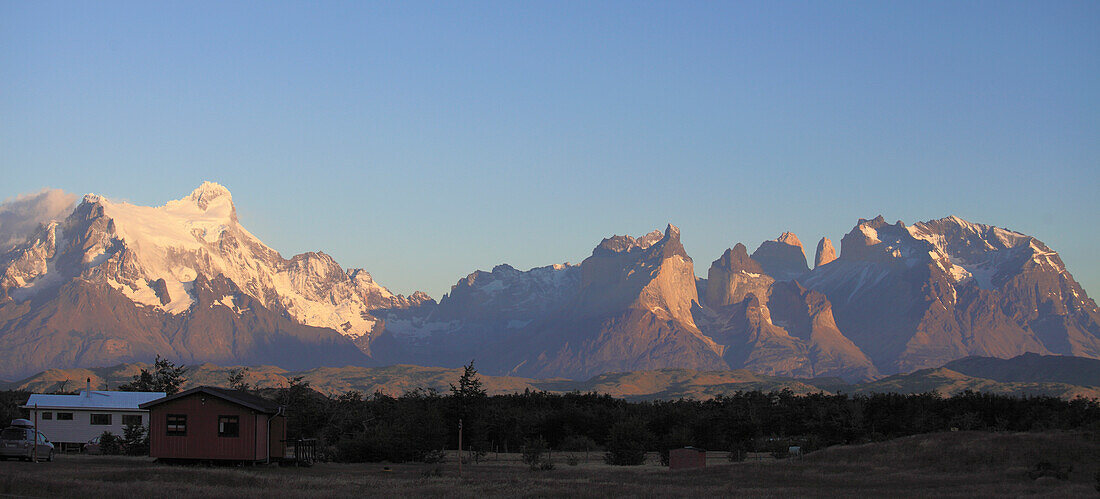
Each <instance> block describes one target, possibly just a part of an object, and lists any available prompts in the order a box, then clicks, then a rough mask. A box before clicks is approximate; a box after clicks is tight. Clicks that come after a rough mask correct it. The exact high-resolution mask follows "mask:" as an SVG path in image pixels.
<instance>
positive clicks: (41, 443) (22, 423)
mask: <svg viewBox="0 0 1100 499" xmlns="http://www.w3.org/2000/svg"><path fill="white" fill-rule="evenodd" d="M35 448H37V449H38V459H45V460H46V461H53V444H52V443H50V439H48V438H46V435H43V434H42V432H38V431H34V425H32V424H31V422H30V421H27V420H26V419H13V420H12V422H11V426H9V427H7V428H4V430H3V431H0V459H4V460H6V459H8V458H9V457H16V458H19V459H26V460H28V461H29V460H31V459H34V457H35V452H34V451H35Z"/></svg>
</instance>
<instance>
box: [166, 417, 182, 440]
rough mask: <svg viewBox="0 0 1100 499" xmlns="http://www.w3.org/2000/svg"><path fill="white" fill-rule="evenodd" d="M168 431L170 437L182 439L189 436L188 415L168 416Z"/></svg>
mask: <svg viewBox="0 0 1100 499" xmlns="http://www.w3.org/2000/svg"><path fill="white" fill-rule="evenodd" d="M167 423H168V425H167V426H166V428H167V429H168V435H169V436H176V437H182V436H184V435H187V415H186V414H169V415H168V421H167Z"/></svg>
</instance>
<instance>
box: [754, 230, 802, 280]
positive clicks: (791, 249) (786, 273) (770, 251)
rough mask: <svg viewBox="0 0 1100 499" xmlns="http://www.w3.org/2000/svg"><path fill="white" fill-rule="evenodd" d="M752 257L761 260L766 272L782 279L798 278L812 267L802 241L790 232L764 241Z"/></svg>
mask: <svg viewBox="0 0 1100 499" xmlns="http://www.w3.org/2000/svg"><path fill="white" fill-rule="evenodd" d="M752 259H753V260H756V261H757V262H760V266H761V267H763V268H764V273H765V274H768V275H770V276H772V277H773V278H775V279H777V280H780V281H789V280H792V279H796V278H798V277H800V276H802V275H804V274H805V273H806V272H809V270H810V268H809V267H808V266H806V253H805V252H804V251H803V250H802V241H799V240H798V237H797V236H795V235H794V234H792V233H790V232H784V233H783V234H782V235H780V236H779V237H778V238H776V239H773V240H771V241H764V242H763V243H761V244H760V247H759V248H756V251H754V252H753V253H752Z"/></svg>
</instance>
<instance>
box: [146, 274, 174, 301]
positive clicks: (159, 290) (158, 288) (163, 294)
mask: <svg viewBox="0 0 1100 499" xmlns="http://www.w3.org/2000/svg"><path fill="white" fill-rule="evenodd" d="M149 287H150V288H152V289H153V292H154V293H156V295H157V299H158V300H160V304H161V305H167V304H169V303H172V295H170V294H168V284H167V282H166V281H165V280H164V279H157V280H155V281H153V283H152V284H150V285H149Z"/></svg>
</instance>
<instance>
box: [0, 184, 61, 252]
mask: <svg viewBox="0 0 1100 499" xmlns="http://www.w3.org/2000/svg"><path fill="white" fill-rule="evenodd" d="M76 201H77V195H76V194H72V193H69V192H65V191H63V190H61V189H49V188H46V189H42V190H41V191H38V192H35V193H30V194H20V195H18V196H15V197H13V198H8V199H5V200H4V202H3V203H0V252H2V251H7V250H9V249H11V247H12V246H14V245H16V244H19V243H21V242H23V241H24V240H25V239H26V237H27V236H28V235H30V234H31V233H32V232H34V230H35V229H37V228H38V226H39V225H41V224H43V223H47V222H49V221H51V220H61V219H63V218H65V217H66V216H68V215H69V213H70V212H71V211H72V209H73V206H74V205H75V204H76Z"/></svg>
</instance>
